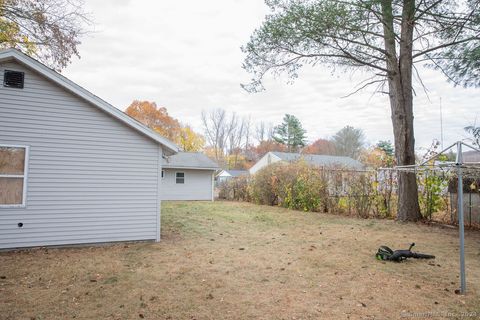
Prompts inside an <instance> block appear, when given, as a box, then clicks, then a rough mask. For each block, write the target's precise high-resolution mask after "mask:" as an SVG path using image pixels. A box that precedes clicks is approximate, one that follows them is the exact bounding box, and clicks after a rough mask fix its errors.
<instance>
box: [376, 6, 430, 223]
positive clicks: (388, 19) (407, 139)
mask: <svg viewBox="0 0 480 320" xmlns="http://www.w3.org/2000/svg"><path fill="white" fill-rule="evenodd" d="M414 12H415V1H414V0H404V1H403V12H402V26H401V29H402V31H401V35H400V55H399V56H398V58H397V52H396V43H395V33H394V28H393V11H392V1H391V0H383V1H382V13H383V19H384V35H385V50H386V52H387V69H388V74H387V81H388V86H389V98H390V107H391V112H392V124H393V135H394V137H395V157H396V159H397V164H398V165H412V164H415V138H414V133H413V92H412V68H413V61H412V40H413V28H414V19H413V18H414ZM421 218H422V215H421V213H420V206H419V204H418V186H417V180H416V176H415V173H412V172H399V174H398V214H397V219H398V220H401V221H417V220H420V219H421Z"/></svg>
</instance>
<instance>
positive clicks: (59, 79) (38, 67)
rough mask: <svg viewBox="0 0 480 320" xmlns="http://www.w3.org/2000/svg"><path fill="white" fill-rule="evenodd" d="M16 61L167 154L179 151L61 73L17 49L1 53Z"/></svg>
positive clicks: (2, 57) (6, 58)
mask: <svg viewBox="0 0 480 320" xmlns="http://www.w3.org/2000/svg"><path fill="white" fill-rule="evenodd" d="M9 60H15V61H17V62H19V63H21V64H23V65H25V66H27V67H29V68H31V69H32V70H34V71H36V72H38V73H40V74H41V75H42V76H44V77H45V78H47V79H49V80H51V81H53V82H54V83H56V84H57V85H59V86H61V87H62V88H64V89H65V90H67V91H69V92H71V93H73V94H75V95H76V96H78V97H80V98H82V99H84V100H86V101H88V102H90V103H91V104H92V105H94V106H95V107H97V108H99V109H101V110H102V111H104V112H106V113H107V114H109V115H111V116H112V117H113V118H114V119H116V120H119V121H121V122H123V123H124V124H126V125H128V126H129V127H131V128H133V129H135V130H137V131H138V132H140V133H142V134H143V135H145V136H147V137H149V138H151V139H153V140H154V141H156V142H158V143H159V144H161V145H162V146H163V147H164V148H165V149H166V151H167V154H173V153H176V152H178V151H179V148H178V146H177V145H175V144H174V143H173V142H171V141H170V140H168V139H167V138H164V137H162V136H161V135H159V134H158V133H156V132H155V131H153V130H151V129H150V128H148V127H147V126H145V125H143V124H142V123H140V122H139V121H137V120H135V119H133V118H132V117H130V116H128V115H127V114H125V113H124V112H122V111H121V110H119V109H117V108H115V107H114V106H112V105H111V104H109V103H108V102H106V101H104V100H102V99H100V98H99V97H97V96H96V95H94V94H93V93H91V92H90V91H88V90H86V89H84V88H83V87H81V86H79V85H78V84H76V83H75V82H73V81H71V80H69V79H67V78H66V77H65V76H63V75H61V74H60V73H58V72H56V71H54V70H52V69H50V68H49V67H47V66H46V65H44V64H43V63H41V62H39V61H37V60H35V59H33V58H32V57H30V56H28V55H26V54H24V53H22V52H21V51H19V50H17V49H13V48H12V49H7V50H3V51H0V62H3V61H9Z"/></svg>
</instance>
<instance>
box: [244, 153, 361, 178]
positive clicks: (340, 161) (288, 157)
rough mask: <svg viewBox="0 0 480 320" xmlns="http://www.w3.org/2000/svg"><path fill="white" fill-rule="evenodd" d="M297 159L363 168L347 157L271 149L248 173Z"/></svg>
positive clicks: (315, 164) (325, 164)
mask: <svg viewBox="0 0 480 320" xmlns="http://www.w3.org/2000/svg"><path fill="white" fill-rule="evenodd" d="M299 160H303V161H305V162H306V163H308V164H310V165H312V166H317V167H332V166H338V167H342V168H346V169H352V170H362V169H363V168H364V166H363V164H362V163H361V162H359V161H357V160H354V159H352V158H349V157H340V156H327V155H318V154H300V153H287V152H274V151H271V152H268V153H267V154H265V155H264V156H263V157H262V158H261V159H260V160H258V162H257V163H255V164H254V165H253V166H252V167H251V168H250V170H249V172H250V174H255V173H256V172H257V171H258V170H260V169H262V168H265V167H266V166H268V165H270V164H272V163H276V162H295V161H299Z"/></svg>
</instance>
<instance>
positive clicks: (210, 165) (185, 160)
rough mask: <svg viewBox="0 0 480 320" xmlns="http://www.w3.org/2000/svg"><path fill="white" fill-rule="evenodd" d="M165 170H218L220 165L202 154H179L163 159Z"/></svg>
mask: <svg viewBox="0 0 480 320" xmlns="http://www.w3.org/2000/svg"><path fill="white" fill-rule="evenodd" d="M162 167H163V168H172V169H177V168H178V169H182V168H183V169H202V170H217V169H220V168H219V166H218V164H216V163H215V162H214V161H213V160H211V159H210V158H209V157H207V156H206V155H205V154H203V153H201V152H179V153H177V154H174V155H173V156H170V157H167V158H166V159H165V158H164V159H163V163H162Z"/></svg>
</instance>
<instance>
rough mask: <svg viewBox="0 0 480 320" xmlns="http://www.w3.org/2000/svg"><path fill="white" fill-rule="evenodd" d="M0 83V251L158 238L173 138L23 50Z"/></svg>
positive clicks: (11, 55) (5, 67)
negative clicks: (163, 177) (163, 176)
mask: <svg viewBox="0 0 480 320" xmlns="http://www.w3.org/2000/svg"><path fill="white" fill-rule="evenodd" d="M0 81H1V84H0V248H17V247H31V246H47V245H68V244H85V243H97V242H112V241H126V240H156V241H158V240H160V205H161V201H160V198H161V192H162V190H161V187H162V183H161V174H160V168H161V165H162V158H163V156H164V155H171V154H174V153H176V152H177V151H178V148H177V146H176V145H175V144H173V143H172V142H170V141H169V140H167V139H165V138H163V137H161V136H160V135H158V134H156V133H155V132H153V131H152V130H150V129H148V128H147V127H145V126H143V125H142V124H140V123H139V122H137V121H135V120H134V119H132V118H130V117H129V116H127V115H126V114H124V113H123V112H122V111H120V110H118V109H116V108H114V107H113V106H111V105H110V104H108V103H106V102H105V101H103V100H101V99H100V98H98V97H97V96H95V95H93V94H92V93H90V92H88V91H87V90H85V89H83V88H82V87H80V86H78V85H76V84H75V83H73V82H72V81H70V80H68V79H67V78H65V77H63V76H62V75H60V74H58V73H56V72H55V71H53V70H51V69H49V68H48V67H46V66H45V65H43V64H41V63H40V62H38V61H36V60H34V59H32V58H30V57H28V56H26V55H24V54H22V53H21V52H19V51H17V50H13V49H9V50H6V51H3V52H0Z"/></svg>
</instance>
